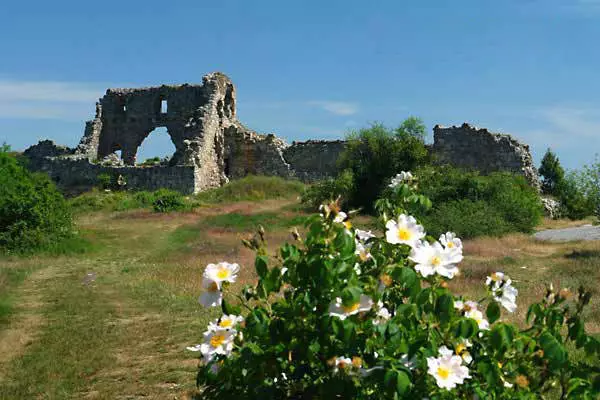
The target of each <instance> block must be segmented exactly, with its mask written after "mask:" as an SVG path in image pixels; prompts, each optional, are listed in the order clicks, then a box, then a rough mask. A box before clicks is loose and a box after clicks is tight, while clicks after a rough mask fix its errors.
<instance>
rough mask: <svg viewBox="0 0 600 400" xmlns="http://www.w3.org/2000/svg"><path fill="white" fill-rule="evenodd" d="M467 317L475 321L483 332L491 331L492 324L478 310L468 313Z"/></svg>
mask: <svg viewBox="0 0 600 400" xmlns="http://www.w3.org/2000/svg"><path fill="white" fill-rule="evenodd" d="M465 317H467V318H471V319H474V320H475V322H477V325H478V326H479V329H481V330H486V331H487V330H489V329H490V323H489V322H488V320H487V319H485V318H484V316H483V313H482V312H481V311H479V310H477V309H472V310H469V311H467V312H466V313H465Z"/></svg>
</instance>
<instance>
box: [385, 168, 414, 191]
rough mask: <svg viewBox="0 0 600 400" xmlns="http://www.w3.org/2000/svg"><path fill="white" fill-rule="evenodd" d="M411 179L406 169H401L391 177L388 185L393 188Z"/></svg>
mask: <svg viewBox="0 0 600 400" xmlns="http://www.w3.org/2000/svg"><path fill="white" fill-rule="evenodd" d="M412 180H413V175H412V174H411V173H410V172H407V171H401V172H400V173H399V174H396V176H395V177H393V178H392V181H391V183H390V184H389V185H388V186H389V187H391V188H395V187H396V186H398V185H400V184H401V183H404V182H411V181H412Z"/></svg>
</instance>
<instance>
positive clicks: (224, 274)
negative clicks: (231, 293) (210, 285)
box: [217, 267, 230, 279]
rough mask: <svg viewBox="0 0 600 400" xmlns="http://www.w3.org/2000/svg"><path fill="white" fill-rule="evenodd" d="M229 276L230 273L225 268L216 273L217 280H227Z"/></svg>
mask: <svg viewBox="0 0 600 400" xmlns="http://www.w3.org/2000/svg"><path fill="white" fill-rule="evenodd" d="M229 275H230V272H229V270H228V269H227V268H225V267H220V268H219V270H218V271H217V278H219V279H227V278H229Z"/></svg>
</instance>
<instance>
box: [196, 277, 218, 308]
mask: <svg viewBox="0 0 600 400" xmlns="http://www.w3.org/2000/svg"><path fill="white" fill-rule="evenodd" d="M202 288H203V289H204V292H202V294H201V295H200V298H198V302H199V303H200V304H202V305H203V306H204V307H218V306H220V305H221V302H222V301H223V294H222V293H221V290H220V285H219V283H218V282H215V281H213V280H212V279H208V278H204V279H203V280H202Z"/></svg>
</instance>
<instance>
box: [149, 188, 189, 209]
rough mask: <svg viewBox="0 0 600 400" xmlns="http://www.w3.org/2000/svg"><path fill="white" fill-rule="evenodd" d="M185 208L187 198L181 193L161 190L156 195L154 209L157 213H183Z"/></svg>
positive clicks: (153, 203)
mask: <svg viewBox="0 0 600 400" xmlns="http://www.w3.org/2000/svg"><path fill="white" fill-rule="evenodd" d="M185 206H186V203H185V198H184V197H183V195H182V194H181V193H179V192H176V191H174V190H170V189H159V190H157V191H156V192H155V193H154V200H153V201H152V208H153V209H154V211H156V212H161V213H166V212H171V211H181V210H183V209H184V208H185Z"/></svg>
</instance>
